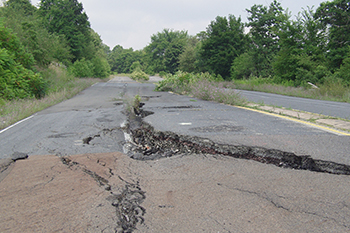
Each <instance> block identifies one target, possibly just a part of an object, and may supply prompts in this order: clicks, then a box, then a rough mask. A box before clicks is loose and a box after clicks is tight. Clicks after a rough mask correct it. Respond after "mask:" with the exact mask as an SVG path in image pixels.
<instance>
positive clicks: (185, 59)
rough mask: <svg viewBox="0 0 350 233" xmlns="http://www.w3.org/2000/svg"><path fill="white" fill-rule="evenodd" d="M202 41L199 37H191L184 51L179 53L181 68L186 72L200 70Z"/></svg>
mask: <svg viewBox="0 0 350 233" xmlns="http://www.w3.org/2000/svg"><path fill="white" fill-rule="evenodd" d="M201 46H202V43H201V42H200V41H199V39H198V38H197V37H194V36H192V37H189V39H188V42H187V45H186V46H185V49H184V51H183V52H182V53H181V54H180V55H179V69H180V70H182V71H185V72H189V73H191V72H200V71H201V69H202V66H201V64H200V50H201Z"/></svg>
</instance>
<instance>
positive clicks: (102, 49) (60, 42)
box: [0, 0, 110, 103]
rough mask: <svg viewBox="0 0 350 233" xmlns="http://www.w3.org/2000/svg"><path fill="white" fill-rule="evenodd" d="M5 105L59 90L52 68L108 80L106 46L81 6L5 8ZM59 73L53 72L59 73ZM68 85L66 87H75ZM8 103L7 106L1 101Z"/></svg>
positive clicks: (1, 80) (19, 1) (11, 3)
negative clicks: (91, 26) (56, 67)
mask: <svg viewBox="0 0 350 233" xmlns="http://www.w3.org/2000/svg"><path fill="white" fill-rule="evenodd" d="M0 45H1V47H0V64H1V65H0V103H2V102H3V101H6V100H16V99H23V98H33V97H36V98H42V97H44V96H45V95H46V94H48V93H49V92H50V91H53V90H54V89H55V88H57V87H54V84H55V81H54V79H50V77H52V72H50V71H48V70H50V69H53V66H52V65H51V66H50V64H55V66H58V67H63V68H62V69H68V71H69V73H70V75H72V76H75V77H99V78H103V77H107V76H109V73H110V67H109V64H108V61H107V52H106V51H108V50H109V49H107V50H106V46H105V45H103V43H102V40H101V39H100V36H99V35H98V34H97V33H96V32H94V31H93V30H92V29H91V28H90V23H89V21H88V17H87V15H86V13H85V12H84V11H83V5H82V4H81V3H79V2H78V1H77V0H42V1H41V2H40V7H39V8H36V7H34V6H33V5H32V4H31V3H30V0H8V1H5V2H4V4H3V6H2V7H1V8H0ZM55 70H56V71H57V69H53V71H55ZM69 80H70V79H67V80H66V81H69ZM1 99H2V100H1Z"/></svg>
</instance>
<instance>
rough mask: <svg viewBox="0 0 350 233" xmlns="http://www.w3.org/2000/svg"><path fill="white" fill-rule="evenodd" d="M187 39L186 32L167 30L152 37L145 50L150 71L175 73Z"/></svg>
mask: <svg viewBox="0 0 350 233" xmlns="http://www.w3.org/2000/svg"><path fill="white" fill-rule="evenodd" d="M187 39H188V35H187V32H186V31H173V30H169V29H164V30H163V31H162V32H158V33H157V34H154V35H152V36H151V43H150V44H149V45H148V46H147V47H146V48H145V52H146V54H147V56H148V63H149V66H150V67H152V68H151V69H152V71H153V72H155V73H159V72H160V71H165V72H167V73H175V72H176V71H177V70H178V67H179V55H180V54H181V53H182V52H183V51H184V48H185V45H186V43H187Z"/></svg>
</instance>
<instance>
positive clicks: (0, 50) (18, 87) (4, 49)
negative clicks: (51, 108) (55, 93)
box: [0, 20, 46, 100]
mask: <svg viewBox="0 0 350 233" xmlns="http://www.w3.org/2000/svg"><path fill="white" fill-rule="evenodd" d="M33 64H34V58H33V56H32V55H31V54H30V53H27V52H26V51H25V49H24V47H23V45H22V44H21V43H20V41H19V39H18V38H17V36H16V35H15V34H13V33H12V31H11V30H10V29H8V28H6V27H5V26H4V25H3V22H2V21H1V20H0V99H2V98H3V99H9V100H11V99H15V98H27V97H34V96H35V97H38V98H39V97H42V96H44V95H45V87H46V85H45V82H44V81H43V79H42V77H41V76H40V75H39V74H35V73H34V72H33V71H32V70H31V69H30V68H31V66H32V65H33Z"/></svg>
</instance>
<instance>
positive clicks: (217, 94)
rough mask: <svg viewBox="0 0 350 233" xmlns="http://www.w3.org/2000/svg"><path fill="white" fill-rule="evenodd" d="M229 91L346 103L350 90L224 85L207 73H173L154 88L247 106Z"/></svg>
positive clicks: (332, 84)
mask: <svg viewBox="0 0 350 233" xmlns="http://www.w3.org/2000/svg"><path fill="white" fill-rule="evenodd" d="M233 89H241V90H252V91H262V92H269V93H276V94H282V95H289V96H297V97H304V98H311V99H321V100H332V101H338V102H348V103H350V88H349V87H347V86H345V85H344V84H342V83H341V82H339V81H328V82H327V81H326V82H324V84H322V85H318V87H317V88H314V87H312V86H311V85H310V86H306V87H293V86H291V85H282V84H274V83H273V82H272V80H270V79H262V78H260V79H259V78H252V79H249V80H234V81H231V82H228V81H223V80H222V79H220V77H219V78H218V77H216V76H214V75H210V74H208V73H204V74H189V73H185V72H177V73H176V74H174V75H167V76H165V79H164V80H163V81H162V82H160V83H159V84H158V85H157V88H156V90H158V91H173V92H176V93H180V94H187V95H190V96H194V97H197V98H200V99H204V100H211V101H216V102H220V103H225V104H232V105H241V106H242V105H245V104H246V103H247V102H246V101H244V100H243V99H242V98H241V97H240V96H239V95H238V94H237V92H235V91H233Z"/></svg>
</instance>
